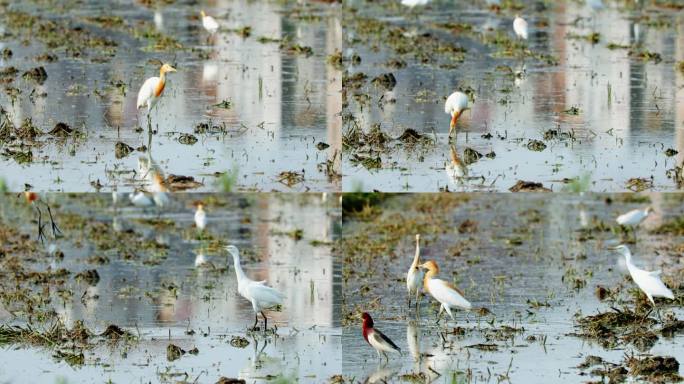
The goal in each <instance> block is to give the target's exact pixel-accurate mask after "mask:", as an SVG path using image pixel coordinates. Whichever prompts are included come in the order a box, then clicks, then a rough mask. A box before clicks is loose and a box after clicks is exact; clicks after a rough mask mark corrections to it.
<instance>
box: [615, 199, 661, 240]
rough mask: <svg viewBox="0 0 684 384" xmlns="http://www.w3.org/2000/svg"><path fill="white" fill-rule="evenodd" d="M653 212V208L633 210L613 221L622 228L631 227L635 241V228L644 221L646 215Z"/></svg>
mask: <svg viewBox="0 0 684 384" xmlns="http://www.w3.org/2000/svg"><path fill="white" fill-rule="evenodd" d="M651 212H653V208H651V207H646V208H644V209H633V210H631V211H629V212H627V213H624V214H622V215H620V216H618V217H617V219H615V221H617V223H618V224H620V225H622V226H623V227H631V228H632V231H633V232H634V241H636V227H637V226H638V225H639V224H641V222H642V221H644V220H646V218H647V217H648V215H650V214H651Z"/></svg>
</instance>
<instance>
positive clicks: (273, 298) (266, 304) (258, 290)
mask: <svg viewBox="0 0 684 384" xmlns="http://www.w3.org/2000/svg"><path fill="white" fill-rule="evenodd" d="M226 250H227V251H228V253H230V255H231V256H233V267H235V276H236V277H237V281H238V293H240V296H242V297H244V298H245V299H247V300H249V301H250V302H251V303H252V309H253V310H254V327H253V328H256V326H257V323H258V322H259V313H261V316H263V317H264V330H266V329H267V327H268V318H267V317H266V315H265V314H264V310H267V309H270V308H273V307H275V306H277V305H282V304H283V299H284V298H285V295H283V294H282V293H280V292H278V291H277V290H275V289H273V288H271V287H269V286H267V285H266V281H254V280H251V279H250V278H248V277H247V276H246V275H245V273H244V272H243V271H242V267H241V266H240V251H239V250H238V249H237V247H236V246H234V245H229V246H227V247H226Z"/></svg>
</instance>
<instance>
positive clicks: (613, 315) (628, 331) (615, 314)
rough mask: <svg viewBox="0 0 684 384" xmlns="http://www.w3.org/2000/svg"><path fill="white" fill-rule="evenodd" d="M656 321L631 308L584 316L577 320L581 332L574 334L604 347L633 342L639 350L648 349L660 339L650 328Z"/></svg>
mask: <svg viewBox="0 0 684 384" xmlns="http://www.w3.org/2000/svg"><path fill="white" fill-rule="evenodd" d="M655 324H656V321H655V320H654V319H652V318H650V317H646V316H644V315H641V314H637V313H636V312H632V311H631V310H629V309H624V310H618V309H615V308H614V309H613V311H611V312H604V313H599V314H597V315H590V316H586V317H582V318H580V319H578V320H577V325H578V326H579V327H580V329H581V331H582V332H580V333H575V334H573V336H577V337H582V338H586V339H590V340H594V341H596V342H598V343H599V344H601V345H602V346H603V347H604V348H615V347H617V346H620V345H624V344H632V345H634V346H635V347H637V349H639V350H642V351H643V350H648V349H650V348H651V347H653V345H654V344H655V343H656V342H657V341H658V336H657V335H656V334H655V333H654V332H652V331H651V330H650V329H651V327H652V326H653V325H655Z"/></svg>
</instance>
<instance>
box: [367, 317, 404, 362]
mask: <svg viewBox="0 0 684 384" xmlns="http://www.w3.org/2000/svg"><path fill="white" fill-rule="evenodd" d="M361 318H362V319H363V338H364V339H366V341H367V342H368V344H370V346H371V347H373V349H375V352H377V353H378V357H380V353H382V355H383V356H385V360H388V361H389V358H388V357H387V352H390V353H399V354H401V349H399V347H397V345H396V344H394V342H393V341H392V340H390V339H389V337H387V336H385V335H384V334H383V333H382V332H380V331H378V330H377V329H375V328H374V327H373V325H374V324H373V318H372V317H371V316H370V315H369V314H368V313H366V312H364V313H363V314H362V315H361Z"/></svg>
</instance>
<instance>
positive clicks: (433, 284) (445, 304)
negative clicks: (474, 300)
mask: <svg viewBox="0 0 684 384" xmlns="http://www.w3.org/2000/svg"><path fill="white" fill-rule="evenodd" d="M420 266H421V268H425V269H427V272H426V273H425V279H424V282H423V289H425V290H426V291H427V292H428V293H430V295H432V297H433V298H434V299H435V300H437V301H438V302H439V303H440V304H442V306H441V307H440V309H439V314H438V315H437V321H439V316H440V315H441V314H442V311H446V312H447V313H448V314H449V316H450V317H451V319H452V320H454V315H453V314H452V313H451V308H461V309H465V310H470V309H471V308H472V305H471V304H470V302H469V301H468V300H466V299H465V297H464V293H463V291H461V290H460V289H458V288H456V287H455V286H454V285H453V284H451V283H450V282H447V281H444V280H440V279H437V278H435V275H437V273H439V267H438V266H437V263H435V262H434V261H432V260H429V261H427V262H425V263H423V264H421V265H420Z"/></svg>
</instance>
